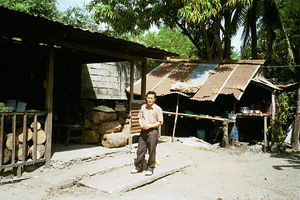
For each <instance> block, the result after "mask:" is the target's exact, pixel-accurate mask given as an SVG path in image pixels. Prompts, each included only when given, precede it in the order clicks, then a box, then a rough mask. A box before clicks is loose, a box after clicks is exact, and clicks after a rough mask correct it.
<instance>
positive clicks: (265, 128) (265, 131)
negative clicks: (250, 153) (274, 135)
mask: <svg viewBox="0 0 300 200" xmlns="http://www.w3.org/2000/svg"><path fill="white" fill-rule="evenodd" d="M267 121H268V116H267V115H266V116H264V152H266V151H267V144H268V141H267Z"/></svg>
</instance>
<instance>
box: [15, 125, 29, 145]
mask: <svg viewBox="0 0 300 200" xmlns="http://www.w3.org/2000/svg"><path fill="white" fill-rule="evenodd" d="M26 134H27V139H26V141H29V140H31V139H32V136H33V133H32V131H31V129H30V128H27V133H26ZM17 135H18V141H19V142H20V143H23V128H22V127H21V128H18V129H17Z"/></svg>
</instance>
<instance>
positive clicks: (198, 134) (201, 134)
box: [197, 129, 205, 139]
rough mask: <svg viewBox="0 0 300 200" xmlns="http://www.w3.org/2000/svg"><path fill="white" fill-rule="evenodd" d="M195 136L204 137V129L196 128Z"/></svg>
mask: <svg viewBox="0 0 300 200" xmlns="http://www.w3.org/2000/svg"><path fill="white" fill-rule="evenodd" d="M197 138H199V139H204V138H205V130H199V129H198V130H197Z"/></svg>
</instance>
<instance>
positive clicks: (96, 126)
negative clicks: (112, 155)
mask: <svg viewBox="0 0 300 200" xmlns="http://www.w3.org/2000/svg"><path fill="white" fill-rule="evenodd" d="M90 128H91V129H92V130H96V131H99V124H94V123H92V124H91V127H90Z"/></svg>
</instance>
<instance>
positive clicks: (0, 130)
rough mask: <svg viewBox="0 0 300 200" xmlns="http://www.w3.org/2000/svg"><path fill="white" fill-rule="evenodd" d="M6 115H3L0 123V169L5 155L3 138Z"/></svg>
mask: <svg viewBox="0 0 300 200" xmlns="http://www.w3.org/2000/svg"><path fill="white" fill-rule="evenodd" d="M3 133H4V114H2V115H1V121H0V167H1V166H2V155H3V149H4V148H3V137H4V134H3Z"/></svg>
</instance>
